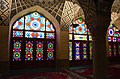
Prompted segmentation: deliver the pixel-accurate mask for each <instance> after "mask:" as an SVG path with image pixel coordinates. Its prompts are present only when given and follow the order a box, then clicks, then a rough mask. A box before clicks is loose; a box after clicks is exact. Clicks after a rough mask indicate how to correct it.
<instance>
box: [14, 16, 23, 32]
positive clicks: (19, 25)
mask: <svg viewBox="0 0 120 79" xmlns="http://www.w3.org/2000/svg"><path fill="white" fill-rule="evenodd" d="M13 29H19V30H23V29H24V17H22V18H21V19H19V20H18V21H16V22H15V23H14V25H13Z"/></svg>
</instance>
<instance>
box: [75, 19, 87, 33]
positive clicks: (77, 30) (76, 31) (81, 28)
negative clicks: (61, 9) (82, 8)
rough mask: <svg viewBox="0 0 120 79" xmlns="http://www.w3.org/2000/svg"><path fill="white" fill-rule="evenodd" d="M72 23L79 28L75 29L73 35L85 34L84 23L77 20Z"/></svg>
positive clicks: (85, 27)
mask: <svg viewBox="0 0 120 79" xmlns="http://www.w3.org/2000/svg"><path fill="white" fill-rule="evenodd" d="M73 23H74V24H79V26H77V27H76V28H75V30H74V33H77V34H87V26H86V24H85V21H83V20H82V19H78V20H75V21H74V22H73Z"/></svg>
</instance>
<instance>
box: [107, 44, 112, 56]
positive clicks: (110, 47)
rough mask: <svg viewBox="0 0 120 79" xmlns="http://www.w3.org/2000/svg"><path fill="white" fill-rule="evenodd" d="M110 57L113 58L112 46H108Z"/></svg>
mask: <svg viewBox="0 0 120 79" xmlns="http://www.w3.org/2000/svg"><path fill="white" fill-rule="evenodd" d="M108 56H109V57H111V56H112V46H111V45H110V44H108Z"/></svg>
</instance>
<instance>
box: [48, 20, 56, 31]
mask: <svg viewBox="0 0 120 79" xmlns="http://www.w3.org/2000/svg"><path fill="white" fill-rule="evenodd" d="M46 31H49V32H54V31H55V30H54V28H53V25H52V24H51V23H50V21H48V20H46Z"/></svg>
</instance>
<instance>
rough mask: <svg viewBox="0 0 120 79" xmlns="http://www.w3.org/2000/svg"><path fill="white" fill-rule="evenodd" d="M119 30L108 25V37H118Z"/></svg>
mask: <svg viewBox="0 0 120 79" xmlns="http://www.w3.org/2000/svg"><path fill="white" fill-rule="evenodd" d="M118 31H119V30H118V29H117V28H116V27H115V26H113V25H110V26H109V27H108V36H114V37H118V36H119V32H118Z"/></svg>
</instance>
